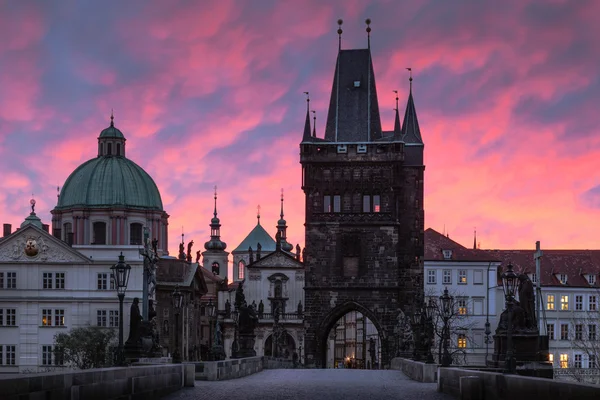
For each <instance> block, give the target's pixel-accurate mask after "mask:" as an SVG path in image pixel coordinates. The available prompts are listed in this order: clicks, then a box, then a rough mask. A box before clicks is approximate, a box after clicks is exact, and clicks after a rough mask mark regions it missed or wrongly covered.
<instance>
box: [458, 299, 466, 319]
mask: <svg viewBox="0 0 600 400" xmlns="http://www.w3.org/2000/svg"><path fill="white" fill-rule="evenodd" d="M457 305H458V314H459V315H467V300H466V299H458V301H457Z"/></svg>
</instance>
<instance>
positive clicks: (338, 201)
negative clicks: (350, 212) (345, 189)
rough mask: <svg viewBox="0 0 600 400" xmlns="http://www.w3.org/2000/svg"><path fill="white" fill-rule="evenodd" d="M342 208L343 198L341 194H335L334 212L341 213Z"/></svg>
mask: <svg viewBox="0 0 600 400" xmlns="http://www.w3.org/2000/svg"><path fill="white" fill-rule="evenodd" d="M341 209H342V200H341V198H340V196H339V195H335V196H333V212H334V213H339V212H340V211H341Z"/></svg>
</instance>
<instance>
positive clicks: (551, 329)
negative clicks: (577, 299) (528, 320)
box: [546, 324, 554, 340]
mask: <svg viewBox="0 0 600 400" xmlns="http://www.w3.org/2000/svg"><path fill="white" fill-rule="evenodd" d="M546 330H547V331H548V340H554V324H546Z"/></svg>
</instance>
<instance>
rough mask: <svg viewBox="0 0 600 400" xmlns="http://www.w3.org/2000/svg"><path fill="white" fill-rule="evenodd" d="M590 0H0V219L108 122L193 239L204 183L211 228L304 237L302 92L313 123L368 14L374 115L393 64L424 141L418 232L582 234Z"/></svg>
mask: <svg viewBox="0 0 600 400" xmlns="http://www.w3.org/2000/svg"><path fill="white" fill-rule="evenodd" d="M598 15H600V3H599V2H594V1H592V0H589V1H586V0H573V1H557V0H553V1H550V0H543V1H526V0H503V1H481V0H472V1H460V0H456V1H447V0H437V1H434V0H432V1H425V0H422V1H421V0H411V1H398V0H389V1H369V2H367V1H358V0H340V1H317V0H301V1H298V0H295V1H282V0H270V1H267V0H264V1H263V0H260V1H259V0H253V1H250V0H248V1H242V0H238V1H229V0H219V1H175V0H169V1H132V0H129V1H120V0H119V1H108V0H104V1H66V0H65V1H2V2H0V38H2V40H0V171H1V178H0V221H1V222H4V223H12V224H13V225H17V224H20V223H21V221H22V220H23V218H24V217H25V216H26V215H27V214H28V212H29V199H30V197H31V194H32V193H34V194H35V198H36V200H37V202H38V203H37V204H38V205H37V208H36V211H37V212H38V215H39V216H40V217H41V218H42V219H43V220H44V222H46V223H49V222H50V210H51V209H52V208H53V207H54V206H55V204H56V187H57V186H61V187H62V185H63V183H64V181H65V180H66V178H67V177H68V176H69V174H70V173H71V172H72V171H73V170H74V169H75V168H76V167H77V166H78V165H79V164H81V163H83V162H84V161H86V160H88V159H90V158H93V157H95V156H96V153H97V144H96V143H97V136H98V134H99V133H100V131H101V130H102V129H103V128H105V127H107V126H108V124H109V116H110V110H111V108H114V113H115V123H116V125H117V127H118V128H120V129H121V130H122V131H123V133H124V134H125V136H126V137H127V149H128V150H127V151H128V157H129V158H131V159H132V160H134V161H135V162H136V163H138V164H139V165H141V166H142V167H143V168H144V169H145V170H146V171H148V172H149V173H150V175H151V176H152V177H153V178H154V179H155V181H156V183H157V185H158V187H159V189H160V191H161V193H162V199H163V203H164V207H165V210H166V211H167V212H168V213H169V214H170V215H171V217H170V225H169V226H170V235H171V240H170V250H171V253H174V252H176V249H177V242H178V240H180V236H179V235H180V234H181V229H182V227H183V229H184V231H185V234H186V242H187V241H188V240H189V239H194V241H195V243H196V248H195V249H197V248H198V245H201V244H202V243H204V242H205V241H206V240H208V236H209V226H208V224H209V222H210V218H211V217H212V215H211V214H212V207H213V199H212V196H213V194H212V193H213V187H214V186H215V185H218V191H219V217H220V218H221V222H222V224H223V226H222V236H223V240H224V241H226V242H227V243H228V249H229V250H232V249H234V248H235V247H236V246H237V244H239V243H240V241H241V240H242V239H243V238H244V236H245V235H246V234H247V233H248V232H249V231H250V229H252V227H253V226H254V225H255V224H256V208H257V205H258V204H260V205H261V214H262V218H261V221H262V224H263V225H264V226H265V227H266V228H267V230H268V231H269V232H270V233H272V235H273V236H274V233H275V224H276V221H277V219H278V217H279V216H278V214H279V196H280V191H281V189H282V188H283V189H284V191H285V216H286V219H287V221H288V225H289V226H290V228H289V234H288V236H289V241H290V242H291V243H293V244H296V243H300V244H301V245H303V242H304V227H303V216H304V200H303V199H304V195H303V193H302V191H301V190H300V164H299V155H298V153H299V148H298V144H299V142H300V139H301V135H302V129H303V123H304V117H305V100H304V99H305V97H304V95H303V92H304V91H310V95H311V100H312V101H311V105H312V107H313V108H314V109H315V110H316V115H317V135H319V136H322V135H323V133H324V129H323V127H324V124H323V122H324V120H325V118H326V113H327V106H328V103H329V95H330V90H331V82H332V78H333V72H334V66H335V59H336V52H337V40H338V38H337V34H336V29H337V25H336V20H337V19H338V18H343V19H344V25H343V29H344V33H343V38H342V47H343V48H363V47H366V43H367V39H366V33H365V24H364V20H365V18H367V17H369V18H371V19H372V25H371V26H372V29H373V31H372V36H371V43H372V53H373V59H374V67H375V74H376V79H377V89H378V94H379V104H380V108H381V115H382V125H383V128H384V129H386V130H389V129H392V126H393V111H392V110H393V108H394V95H393V92H392V91H393V90H395V89H397V90H398V91H399V93H400V98H401V106H400V107H401V112H403V111H404V107H405V104H406V97H407V91H408V75H407V71H406V69H405V68H406V67H412V69H413V73H414V84H413V93H414V98H415V103H416V107H417V112H418V116H419V122H420V126H421V132H422V136H423V139H424V141H425V144H426V145H425V161H426V170H425V226H426V227H432V228H434V229H436V230H438V231H440V232H441V231H443V230H444V227H445V229H446V231H448V232H449V233H450V237H451V238H452V239H455V240H457V241H459V242H461V243H463V244H465V245H470V244H471V243H472V242H473V229H474V227H477V232H478V240H479V241H480V242H481V247H482V248H517V247H518V248H532V247H534V246H535V241H536V240H540V241H541V242H542V247H545V248H600V243H599V241H598V223H599V221H600V135H598V134H597V130H598V127H599V126H600V117H599V116H600V108H599V107H600V106H599V105H600V67H599V66H600V42H599V41H598V40H597V38H598V37H600V24H599V23H598V22H599V21H598Z"/></svg>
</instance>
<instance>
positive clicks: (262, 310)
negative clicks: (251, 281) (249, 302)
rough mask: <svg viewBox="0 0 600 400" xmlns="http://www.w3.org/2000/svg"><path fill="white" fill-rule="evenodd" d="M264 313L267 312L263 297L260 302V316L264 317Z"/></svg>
mask: <svg viewBox="0 0 600 400" xmlns="http://www.w3.org/2000/svg"><path fill="white" fill-rule="evenodd" d="M264 313H265V305H264V303H263V301H262V299H261V300H260V303H258V318H262V317H263V314H264Z"/></svg>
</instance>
